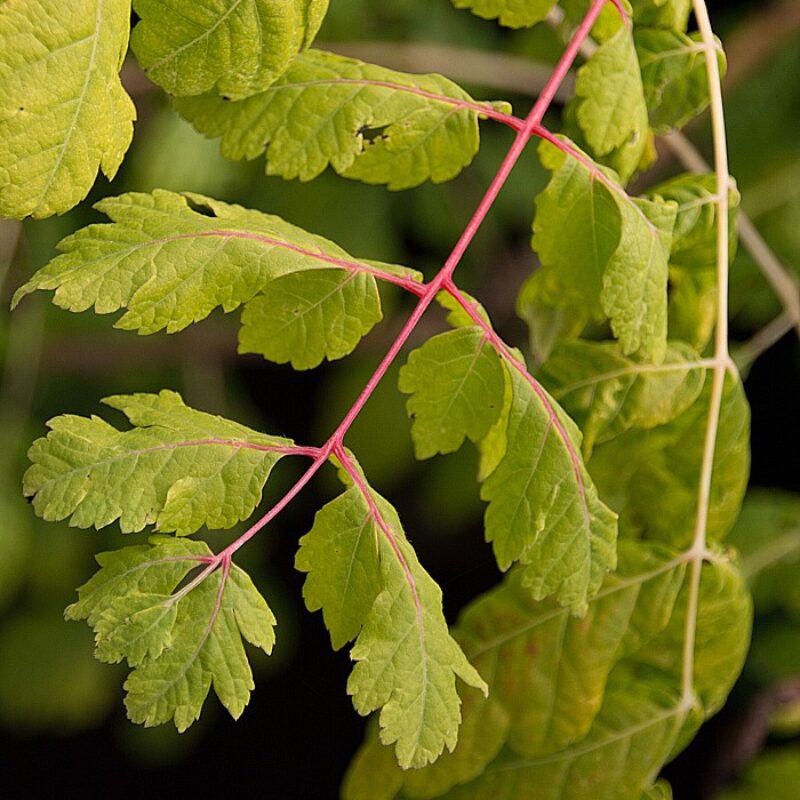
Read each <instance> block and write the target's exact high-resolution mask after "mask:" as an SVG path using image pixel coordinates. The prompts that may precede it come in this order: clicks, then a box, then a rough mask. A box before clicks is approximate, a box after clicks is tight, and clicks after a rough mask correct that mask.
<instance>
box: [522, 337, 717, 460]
mask: <svg viewBox="0 0 800 800" xmlns="http://www.w3.org/2000/svg"><path fill="white" fill-rule="evenodd" d="M698 360H699V356H698V355H697V353H695V352H694V351H693V350H692V349H691V348H690V347H687V346H686V345H684V344H682V343H680V342H674V343H672V344H670V345H669V347H668V348H667V356H666V358H665V360H664V362H663V363H662V364H659V365H654V364H648V363H643V362H640V361H636V360H634V359H631V358H628V357H626V356H624V355H623V354H622V352H621V350H620V347H619V345H617V344H610V343H600V342H588V341H576V342H571V343H567V344H563V345H561V346H560V347H559V348H558V349H556V351H555V352H554V353H553V355H552V356H551V357H550V358H549V359H548V360H547V361H546V362H545V364H544V366H543V368H542V371H541V373H539V375H538V377H539V378H540V379H541V381H542V383H543V384H544V385H545V386H546V387H547V389H548V390H549V391H550V392H551V393H552V395H553V397H554V398H555V399H556V400H558V402H559V403H560V404H561V405H562V406H563V407H564V410H565V411H566V412H567V413H568V414H569V415H570V416H571V417H572V419H574V420H575V422H576V423H577V424H578V426H579V427H580V429H581V431H582V432H583V450H584V453H585V454H586V456H587V457H589V456H590V455H591V452H592V448H593V447H594V445H595V443H597V444H602V443H603V442H606V441H609V440H611V439H613V438H615V437H616V436H619V435H620V434H622V433H624V432H625V431H627V430H629V429H630V428H644V429H649V428H655V427H658V426H659V425H666V424H667V423H668V422H670V421H671V420H673V419H674V418H675V417H677V416H679V415H680V414H682V413H683V412H685V411H686V410H687V409H688V408H689V407H690V406H691V405H692V403H694V401H695V400H696V399H697V398H698V396H699V394H700V392H701V390H702V388H703V384H704V382H705V372H706V370H705V368H704V367H699V366H697V362H698Z"/></svg>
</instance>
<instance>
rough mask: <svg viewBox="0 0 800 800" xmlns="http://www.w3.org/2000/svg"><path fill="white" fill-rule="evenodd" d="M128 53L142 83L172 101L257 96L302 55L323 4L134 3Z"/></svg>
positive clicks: (322, 0)
mask: <svg viewBox="0 0 800 800" xmlns="http://www.w3.org/2000/svg"><path fill="white" fill-rule="evenodd" d="M133 7H134V10H135V11H136V13H137V14H138V15H139V17H140V18H141V21H140V22H139V24H138V25H137V26H136V27H135V28H134V31H133V35H132V37H131V46H132V47H133V51H134V52H135V53H136V57H137V58H138V60H139V63H140V64H141V65H142V67H143V68H144V70H145V72H146V73H147V74H148V76H149V77H150V78H151V79H152V80H154V81H155V82H156V83H157V84H159V85H160V86H161V87H163V88H164V89H165V90H166V91H167V92H169V93H170V94H174V95H195V94H201V93H202V92H207V91H209V90H211V89H214V90H216V91H217V92H219V93H220V94H221V95H224V96H226V97H228V98H230V99H232V100H238V99H241V98H243V97H248V96H249V95H251V94H255V93H256V92H260V91H263V90H264V89H266V88H267V87H268V86H269V85H270V84H271V83H272V82H273V81H275V79H276V78H278V76H280V75H281V73H283V72H284V70H285V69H286V68H287V67H288V66H289V63H290V62H291V60H292V58H294V56H296V55H297V53H299V52H300V50H301V49H302V48H305V47H308V46H309V45H310V44H311V42H312V41H313V39H314V36H315V35H316V33H317V30H318V29H319V26H320V24H321V22H322V19H323V17H324V16H325V11H326V10H327V7H328V0H238V1H237V2H229V0H167V1H166V2H165V0H135V2H134V4H133Z"/></svg>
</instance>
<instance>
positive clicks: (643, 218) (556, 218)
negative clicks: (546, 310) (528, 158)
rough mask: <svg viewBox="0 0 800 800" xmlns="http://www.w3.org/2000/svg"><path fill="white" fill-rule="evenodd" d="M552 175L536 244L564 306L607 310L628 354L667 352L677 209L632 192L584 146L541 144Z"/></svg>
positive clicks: (541, 201) (540, 208)
mask: <svg viewBox="0 0 800 800" xmlns="http://www.w3.org/2000/svg"><path fill="white" fill-rule="evenodd" d="M539 152H540V156H541V158H542V162H543V163H544V165H545V166H546V167H547V168H548V169H549V170H551V171H552V172H553V177H552V179H551V180H550V183H549V184H548V186H547V188H546V189H545V190H544V191H543V192H541V193H540V194H539V196H538V197H537V198H536V218H535V220H534V226H533V232H534V235H533V247H534V249H535V250H536V252H537V253H538V254H539V257H540V259H541V261H542V264H543V265H544V267H545V268H546V269H549V270H552V271H554V272H555V275H556V280H557V282H558V284H559V286H561V287H564V293H565V297H564V301H563V304H564V305H575V306H582V307H585V308H587V310H589V311H590V313H595V314H596V313H597V312H598V311H599V310H600V309H602V312H603V313H604V314H605V315H606V316H607V317H608V318H609V319H610V320H611V327H612V330H613V332H614V334H615V336H616V337H617V338H618V339H619V340H620V344H621V345H622V349H623V352H624V353H625V354H631V353H637V352H638V353H639V354H640V355H641V356H642V357H643V358H644V359H646V360H650V361H653V362H654V363H660V362H661V361H662V360H663V359H664V357H665V355H666V336H667V276H668V269H667V259H668V257H669V251H670V243H671V235H672V228H673V225H674V223H675V213H676V206H675V204H674V203H670V202H662V201H660V200H644V199H640V198H631V197H629V196H628V195H627V194H626V193H625V192H624V191H623V190H622V189H621V188H620V187H619V186H618V185H617V184H615V183H614V182H613V180H612V179H611V178H609V176H608V175H607V174H606V173H604V172H603V171H602V170H601V168H599V167H597V166H596V165H593V164H592V162H591V161H590V160H589V159H588V158H587V157H586V156H585V155H583V154H581V153H580V151H576V157H571V156H567V155H566V154H564V153H563V152H561V151H560V150H556V149H555V147H554V146H553V145H551V144H549V143H543V144H542V146H541V147H540V151H539Z"/></svg>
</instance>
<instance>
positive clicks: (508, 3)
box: [452, 0, 555, 28]
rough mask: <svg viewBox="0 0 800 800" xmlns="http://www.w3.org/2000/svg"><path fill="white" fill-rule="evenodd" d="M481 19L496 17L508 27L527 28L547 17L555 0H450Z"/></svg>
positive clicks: (457, 6)
mask: <svg viewBox="0 0 800 800" xmlns="http://www.w3.org/2000/svg"><path fill="white" fill-rule="evenodd" d="M452 3H453V5H454V6H455V7H456V8H468V9H469V10H470V11H472V13H473V14H475V15H476V16H478V17H483V19H496V20H497V21H498V22H499V23H500V24H501V25H505V26H507V27H509V28H529V27H530V26H531V25H535V24H536V23H537V22H541V21H542V20H543V19H546V18H547V14H548V12H549V11H550V9H551V8H552V7H553V6H554V5H555V0H452Z"/></svg>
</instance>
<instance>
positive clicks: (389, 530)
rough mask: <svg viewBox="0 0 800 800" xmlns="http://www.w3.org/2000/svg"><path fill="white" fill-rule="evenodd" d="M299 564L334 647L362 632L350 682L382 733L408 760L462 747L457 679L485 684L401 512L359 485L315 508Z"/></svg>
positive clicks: (414, 762) (418, 762)
mask: <svg viewBox="0 0 800 800" xmlns="http://www.w3.org/2000/svg"><path fill="white" fill-rule="evenodd" d="M296 566H297V568H298V569H299V570H301V571H302V572H306V573H308V577H307V578H306V583H305V586H304V589H303V595H304V597H305V601H306V605H307V606H308V608H309V610H311V611H316V610H318V609H322V611H323V618H324V620H325V624H326V626H327V627H328V629H329V630H330V632H331V641H332V643H333V646H334V647H335V648H339V647H342V646H343V645H344V644H345V643H346V642H348V641H350V640H352V639H354V638H355V640H356V641H355V645H354V647H353V649H352V650H351V653H350V656H351V658H352V659H353V660H354V661H355V662H356V665H355V667H354V668H353V672H352V674H351V675H350V679H349V680H348V683H347V691H348V693H349V694H350V695H352V697H353V705H354V706H355V708H356V710H357V711H358V712H359V713H360V714H365V715H366V714H369V713H370V712H372V711H376V710H378V709H380V710H381V713H380V716H379V720H380V728H381V731H380V738H381V741H382V742H383V743H384V744H387V745H389V744H395V743H396V746H395V751H396V755H397V761H398V762H399V763H400V765H401V766H402V767H404V768H408V767H421V766H424V765H425V764H427V763H429V762H430V761H433V760H435V759H436V758H437V756H439V754H440V753H441V752H442V750H443V749H444V748H445V746H447V748H448V749H450V750H452V749H453V747H455V744H456V739H457V735H458V727H459V724H460V722H461V712H460V702H461V701H460V700H459V697H458V694H457V692H456V684H455V679H456V676H458V677H460V678H461V679H462V680H463V681H464V682H465V683H467V684H468V685H469V686H472V687H475V688H478V689H482V690H483V691H485V690H486V684H485V683H484V682H483V680H482V679H481V677H480V675H479V674H478V673H477V672H476V671H475V669H474V668H473V667H472V666H471V665H470V663H469V662H468V661H467V659H466V657H465V656H464V654H463V652H462V651H461V648H460V647H459V646H458V644H457V643H456V642H455V640H454V639H452V638H451V636H450V634H449V632H448V630H447V623H446V622H445V620H444V616H443V614H442V594H441V590H440V589H439V587H438V586H437V585H436V583H435V582H434V581H433V580H432V578H431V577H430V575H428V573H427V572H425V570H424V569H423V568H422V566H421V565H420V564H419V561H418V560H417V557H416V554H415V553H414V550H413V548H412V547H411V545H410V544H409V543H408V540H407V539H406V537H405V533H404V532H403V528H402V526H401V524H400V520H399V519H398V517H397V512H396V511H395V510H394V508H392V506H391V505H389V503H387V502H386V500H384V499H383V498H382V497H380V495H378V494H376V493H375V492H373V491H372V490H371V489H367V488H366V485H365V484H364V485H363V486H362V485H353V486H351V487H350V488H349V489H348V490H347V491H346V492H345V493H344V494H342V495H340V496H339V497H338V498H336V499H335V500H333V501H332V502H330V503H328V504H327V505H326V506H324V507H323V508H322V510H321V511H319V512H318V513H317V516H316V518H315V520H314V527H313V528H312V530H311V531H310V532H309V533H308V534H306V535H305V536H304V537H303V538H302V539H301V540H300V550H299V552H298V554H297V559H296Z"/></svg>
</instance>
